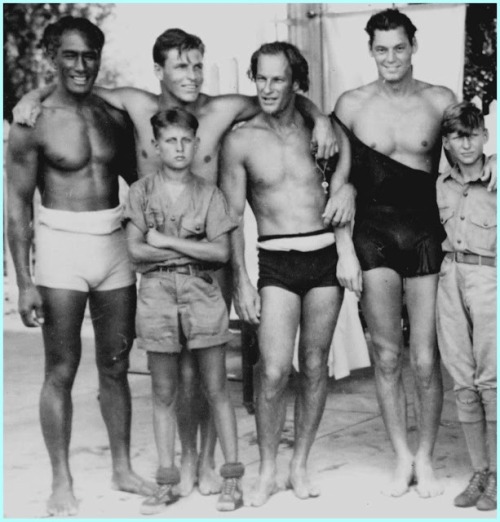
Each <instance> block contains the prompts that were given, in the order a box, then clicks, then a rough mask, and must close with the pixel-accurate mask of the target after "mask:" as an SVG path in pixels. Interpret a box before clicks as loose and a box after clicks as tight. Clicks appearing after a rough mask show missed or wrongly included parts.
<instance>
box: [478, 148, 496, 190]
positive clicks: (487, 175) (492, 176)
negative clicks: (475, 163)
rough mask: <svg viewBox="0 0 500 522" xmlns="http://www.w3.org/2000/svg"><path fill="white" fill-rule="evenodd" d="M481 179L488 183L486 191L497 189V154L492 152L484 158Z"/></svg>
mask: <svg viewBox="0 0 500 522" xmlns="http://www.w3.org/2000/svg"><path fill="white" fill-rule="evenodd" d="M481 181H483V182H485V183H486V182H487V181H489V183H488V188H487V190H488V192H492V191H496V190H497V155H496V154H492V155H491V156H488V157H487V158H486V162H485V164H484V174H483V175H482V176H481Z"/></svg>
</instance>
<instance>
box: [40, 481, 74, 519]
mask: <svg viewBox="0 0 500 522" xmlns="http://www.w3.org/2000/svg"><path fill="white" fill-rule="evenodd" d="M77 512H78V501H77V500H76V498H75V495H74V494H73V488H72V487H71V486H68V485H67V484H66V485H64V486H60V487H56V486H54V487H53V489H52V495H50V497H49V500H47V513H48V514H49V515H52V516H53V517H70V516H74V515H76V513H77Z"/></svg>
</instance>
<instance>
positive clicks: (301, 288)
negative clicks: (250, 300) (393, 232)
mask: <svg viewBox="0 0 500 522" xmlns="http://www.w3.org/2000/svg"><path fill="white" fill-rule="evenodd" d="M337 261H338V255H337V248H336V246H335V245H334V244H333V245H330V246H327V247H325V248H322V249H320V250H312V251H309V252H299V251H297V250H289V251H286V252H283V251H281V250H280V251H275V250H264V249H262V248H260V249H259V281H258V284H257V287H258V289H259V290H260V289H261V288H263V287H265V286H278V287H279V288H284V289H285V290H288V291H289V292H293V293H294V294H297V295H299V296H300V297H303V296H304V295H305V294H306V293H307V292H309V290H311V289H312V288H318V287H323V286H340V283H339V281H338V279H337V275H336V271H337Z"/></svg>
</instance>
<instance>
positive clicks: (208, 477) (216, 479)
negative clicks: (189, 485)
mask: <svg viewBox="0 0 500 522" xmlns="http://www.w3.org/2000/svg"><path fill="white" fill-rule="evenodd" d="M198 490H199V492H200V493H201V494H202V495H216V494H217V493H220V492H221V490H222V477H221V476H220V475H219V474H218V473H217V472H216V471H215V469H214V468H213V467H212V466H208V465H207V466H201V465H200V466H199V467H198Z"/></svg>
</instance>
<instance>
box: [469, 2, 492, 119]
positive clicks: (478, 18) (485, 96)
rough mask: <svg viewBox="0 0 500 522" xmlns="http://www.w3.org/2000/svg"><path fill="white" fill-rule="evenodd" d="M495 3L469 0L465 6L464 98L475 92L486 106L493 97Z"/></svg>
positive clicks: (473, 95) (472, 95) (470, 96)
mask: <svg viewBox="0 0 500 522" xmlns="http://www.w3.org/2000/svg"><path fill="white" fill-rule="evenodd" d="M496 25H497V6H496V4H470V5H469V6H468V7H467V19H466V42H465V67H464V91H463V95H464V99H465V100H472V98H474V97H475V96H479V98H481V100H482V101H483V107H484V108H485V109H487V107H488V106H489V104H490V103H491V101H492V100H494V99H496V97H497V95H496V93H497V82H496V74H497V70H496V63H497V33H496Z"/></svg>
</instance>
